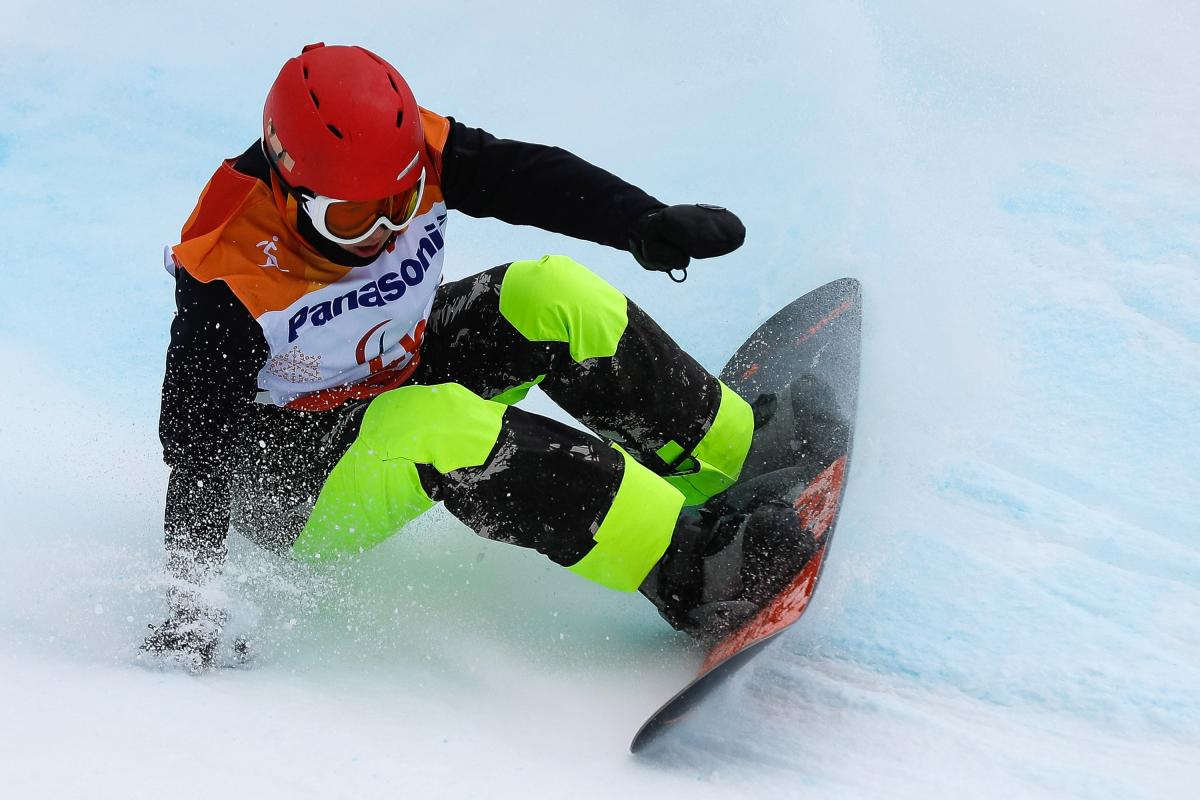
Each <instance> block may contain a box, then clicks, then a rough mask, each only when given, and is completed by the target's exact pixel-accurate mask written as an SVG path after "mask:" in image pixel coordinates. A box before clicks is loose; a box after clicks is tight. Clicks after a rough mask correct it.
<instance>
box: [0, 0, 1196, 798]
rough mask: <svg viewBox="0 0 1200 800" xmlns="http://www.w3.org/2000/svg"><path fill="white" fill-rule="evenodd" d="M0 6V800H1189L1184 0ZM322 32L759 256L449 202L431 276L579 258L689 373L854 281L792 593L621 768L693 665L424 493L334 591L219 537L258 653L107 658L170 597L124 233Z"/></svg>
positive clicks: (174, 199)
mask: <svg viewBox="0 0 1200 800" xmlns="http://www.w3.org/2000/svg"><path fill="white" fill-rule="evenodd" d="M196 8H198V7H196ZM435 9H436V11H435ZM4 19H5V24H4V25H3V26H0V53H2V55H0V86H3V87H4V89H3V91H2V92H0V186H2V187H3V191H4V201H3V205H2V208H3V212H2V213H0V241H3V242H4V245H5V253H4V256H3V260H2V261H0V275H2V276H3V284H4V291H3V292H2V293H0V360H2V363H3V364H4V365H5V367H6V372H7V378H6V379H5V380H4V381H3V383H2V384H0V410H2V412H3V413H0V477H2V481H0V510H2V512H3V513H2V519H3V522H2V523H0V536H2V537H3V543H4V558H3V559H2V560H0V708H3V710H4V713H3V716H2V721H0V785H3V786H4V787H5V795H6V796H10V797H60V796H64V797H65V796H72V797H74V796H86V797H128V796H134V795H139V796H140V795H145V794H148V793H160V794H163V795H165V796H172V797H201V796H204V797H212V796H224V795H226V794H233V793H237V794H239V795H240V794H245V795H247V796H255V797H260V796H261V797H275V796H291V797H309V796H313V797H315V796H362V797H381V796H405V795H413V796H419V797H473V796H488V797H516V796H522V797H524V796H535V797H539V796H548V795H552V794H553V795H555V796H558V795H562V794H564V793H570V794H571V795H572V796H575V797H580V798H585V797H611V796H616V795H622V794H624V795H629V794H632V793H635V792H636V793H638V794H645V795H649V796H663V797H684V796H686V797H689V798H691V797H696V798H704V797H734V796H745V795H748V794H755V795H760V796H779V797H797V798H804V797H829V796H838V797H879V796H886V797H898V798H905V797H922V798H925V797H930V796H971V797H998V798H999V797H1004V798H1009V797H1148V798H1149V797H1153V798H1162V797H1190V796H1193V795H1194V792H1195V786H1196V785H1197V782H1198V781H1200V628H1198V627H1197V619H1198V618H1200V613H1198V612H1200V525H1198V524H1197V522H1196V520H1197V519H1198V518H1200V469H1197V466H1196V465H1197V457H1196V453H1197V451H1198V450H1200V404H1198V401H1197V398H1198V397H1200V312H1198V311H1197V309H1198V308H1200V270H1198V267H1200V215H1198V212H1197V210H1196V209H1197V208H1200V155H1198V152H1200V151H1198V150H1197V147H1196V141H1197V139H1196V131H1197V130H1200V111H1197V109H1200V84H1197V82H1196V81H1195V79H1194V77H1195V75H1197V74H1200V50H1197V49H1196V48H1195V46H1194V45H1195V42H1196V41H1197V40H1198V38H1200V11H1198V10H1197V8H1196V6H1195V4H1193V3H1189V2H1168V1H1166V0H1164V1H1163V2H1156V3H1124V2H1117V3H1106V4H1094V3H1085V2H1081V1H1080V0H1063V2H1059V3H1054V4H1039V3H1034V2H1026V1H1025V0H1014V2H1011V3H1004V4H992V5H984V4H978V3H965V4H964V3H956V2H952V0H925V1H924V2H917V1H916V0H914V1H913V2H908V3H834V2H812V3H805V4H798V3H791V2H772V3H767V2H764V3H756V4H744V5H742V6H737V7H734V6H730V5H729V4H727V3H721V4H717V3H711V2H698V3H688V4H686V5H684V4H679V3H661V4H651V5H646V4H642V3H634V2H626V1H624V0H623V1H622V2H614V3H608V4H586V5H585V4H567V3H545V2H543V3H537V2H534V3H522V2H517V3H508V4H504V5H502V6H496V5H494V4H485V3H480V2H466V1H465V0H460V1H459V2H448V3H443V4H438V5H437V6H421V7H416V6H412V5H392V6H388V5H380V4H377V3H370V4H366V3H359V2H353V1H348V2H344V3H338V4H336V6H330V5H329V4H304V3H298V2H297V3H289V4H287V5H286V6H284V7H280V8H278V9H274V8H272V9H266V8H264V9H252V8H250V7H248V6H246V5H245V4H233V3H216V4H209V5H208V6H207V7H206V8H205V10H204V11H203V12H201V11H198V10H192V8H191V7H188V8H186V9H185V8H183V7H180V8H178V9H176V8H172V7H169V5H168V4H155V5H150V4H135V3H120V4H83V3H71V4H35V3H33V2H28V1H27V0H8V2H7V3H6V4H5V11H4ZM318 39H324V40H325V41H328V42H331V43H333V42H358V43H362V44H364V45H366V46H368V47H371V48H372V49H374V50H376V51H377V52H379V53H381V54H383V55H384V56H386V57H388V58H390V59H391V60H393V61H394V62H395V63H396V64H397V65H398V66H399V67H400V68H401V70H402V71H404V72H405V73H406V75H408V77H409V78H410V81H411V83H412V84H413V86H414V89H415V91H416V93H417V96H418V98H420V99H421V100H422V102H424V103H426V104H427V105H429V106H430V107H432V108H434V109H435V110H438V111H441V112H443V113H448V114H453V115H455V116H457V117H459V118H461V119H462V120H464V121H466V122H468V123H471V124H478V125H480V126H482V127H485V128H488V129H490V130H493V131H494V132H496V133H498V134H501V135H508V136H513V137H519V138H524V139H529V140H534V141H545V142H550V143H554V144H559V145H562V146H564V147H567V148H569V149H572V150H574V151H576V152H578V153H580V154H581V155H583V156H585V157H587V158H589V159H591V160H593V161H595V162H597V163H599V164H601V165H604V166H606V167H608V168H609V169H612V170H613V171H615V172H617V173H618V174H621V175H623V176H625V177H627V178H629V179H631V180H633V181H635V182H637V183H639V184H640V185H642V186H644V187H646V188H647V189H648V190H649V191H651V192H652V193H654V194H656V195H657V196H659V197H660V198H662V199H663V200H665V201H670V202H697V201H701V202H716V203H721V204H724V205H727V206H728V207H730V208H732V209H734V210H735V211H737V212H738V213H739V214H740V215H742V217H743V219H744V220H745V221H746V223H747V227H748V229H749V232H750V233H749V238H748V240H747V244H746V246H745V247H744V248H743V249H741V250H740V251H738V252H737V253H735V254H733V255H731V256H728V257H726V258H723V259H720V260H718V261H713V262H708V263H703V262H702V263H698V264H696V265H695V267H694V268H693V270H692V272H691V278H690V279H689V280H688V282H687V283H686V284H684V285H682V286H675V285H674V284H670V283H669V281H667V280H666V278H665V277H664V276H661V275H651V274H647V273H643V272H642V271H641V270H640V269H639V268H638V267H637V265H636V264H635V263H634V262H633V261H632V260H631V259H630V258H628V257H627V256H624V255H622V254H620V253H617V252H615V251H611V250H607V249H605V248H601V247H598V246H594V245H590V244H586V243H578V242H573V241H570V240H567V239H564V238H561V237H556V236H552V235H550V234H546V233H543V232H540V231H537V230H534V229H528V228H512V227H508V226H505V225H503V224H502V223H499V222H496V221H486V220H472V219H469V218H466V217H463V216H461V215H455V216H453V218H452V223H451V227H452V231H451V238H450V240H449V244H450V247H449V249H448V254H447V264H448V269H449V270H450V273H451V277H458V276H464V275H467V274H471V273H473V272H475V271H477V270H479V269H481V268H485V267H488V266H491V265H493V264H497V263H503V262H505V261H509V260H512V259H514V258H522V257H530V256H536V255H540V254H542V253H544V252H563V253H568V254H570V255H572V256H574V257H576V258H578V259H579V260H581V261H583V262H584V263H587V264H589V265H590V266H592V267H593V268H594V269H596V270H597V271H598V272H600V273H601V274H603V275H604V276H605V277H607V278H608V279H609V280H610V281H613V282H614V283H616V284H617V285H618V286H620V287H621V288H622V289H623V290H624V291H626V292H627V293H628V294H630V296H632V297H633V298H634V299H636V300H637V301H638V302H639V303H641V304H642V305H643V306H644V307H645V308H647V309H648V310H649V311H650V312H651V313H652V314H653V315H654V316H655V317H656V318H657V319H659V320H660V321H661V322H662V323H663V324H664V326H665V327H666V328H667V329H668V330H669V331H670V332H671V333H672V334H673V335H674V336H675V337H676V338H677V339H678V340H679V341H680V342H682V343H683V344H684V345H685V346H687V347H688V348H689V349H690V350H691V351H692V352H694V353H695V354H696V356H697V357H698V358H700V359H701V360H702V361H703V362H704V363H705V364H706V365H708V366H710V367H712V368H718V367H719V366H720V364H721V363H722V362H723V360H724V359H725V357H726V356H727V355H728V354H729V353H730V352H731V351H732V349H733V347H734V345H735V344H736V343H737V342H739V341H740V340H741V339H742V338H743V337H744V336H745V335H746V334H747V333H748V332H749V331H750V330H752V329H753V328H754V326H755V325H757V324H758V323H759V322H761V321H762V320H764V319H765V318H766V317H767V316H769V314H770V313H771V312H772V311H774V310H775V309H776V308H777V307H779V306H781V305H782V304H783V303H784V302H786V301H787V300H789V299H791V298H792V297H795V296H797V295H799V294H801V293H802V292H804V291H806V290H808V289H810V288H812V287H815V286H817V285H818V284H820V283H822V282H824V281H826V280H829V279H833V278H836V277H840V276H841V275H854V276H856V277H858V278H859V279H860V280H862V281H863V284H864V298H865V304H866V310H865V337H866V339H865V353H864V364H863V387H862V388H863V391H862V398H861V401H860V409H859V414H860V425H859V430H858V436H857V440H856V450H855V456H854V461H853V463H852V466H851V475H850V482H849V491H848V495H847V506H846V509H845V511H844V513H843V517H842V520H841V523H840V526H839V529H838V535H837V539H836V543H835V546H834V548H833V552H832V557H831V559H830V563H829V565H828V567H827V570H826V574H825V576H824V578H823V583H822V588H821V590H820V591H819V592H818V593H817V597H816V600H815V601H814V605H813V606H812V608H811V609H810V610H809V613H808V615H807V616H806V617H805V620H804V621H803V623H802V624H800V625H798V626H797V627H796V628H795V629H794V630H793V631H791V632H789V633H788V634H787V635H786V636H785V637H784V638H783V639H782V640H781V641H779V642H778V643H776V644H774V645H772V646H771V647H770V648H769V649H768V650H767V651H766V652H764V654H763V655H762V656H761V657H759V658H758V659H757V660H756V661H755V662H753V663H752V665H751V666H750V667H748V668H747V669H746V670H744V671H743V672H742V673H740V674H739V676H738V677H737V679H736V680H735V681H733V682H731V683H730V684H729V685H728V686H727V687H725V689H723V690H722V691H721V692H719V693H718V694H717V695H715V696H713V697H712V698H711V700H710V702H709V703H708V704H707V705H706V706H705V708H704V709H703V712H702V713H701V714H700V715H699V716H698V717H697V718H696V719H694V720H693V721H690V722H688V723H686V724H684V725H683V726H681V727H680V728H679V729H678V730H677V732H676V734H675V735H673V736H672V737H671V738H669V739H668V740H667V741H665V742H664V744H663V746H662V747H660V748H657V749H656V750H655V751H654V752H652V753H651V754H650V755H649V757H647V758H634V757H631V756H629V755H628V754H627V752H626V750H625V748H626V745H627V743H628V739H629V738H630V736H631V735H632V733H633V731H634V730H635V729H636V728H637V725H638V724H639V723H640V722H641V720H642V718H643V717H644V716H645V715H646V714H648V713H649V712H650V711H651V710H653V708H654V707H656V706H657V704H658V703H660V702H661V701H662V700H664V699H665V698H666V697H667V696H669V695H670V694H671V692H672V691H673V690H674V688H675V687H677V686H678V685H680V684H681V683H682V682H683V681H684V680H686V678H687V676H688V675H689V674H690V672H691V670H692V669H694V667H695V666H696V665H697V663H698V659H699V657H698V654H696V653H695V652H694V651H691V650H689V649H688V648H687V647H686V642H685V641H684V640H683V639H681V638H680V637H679V636H678V635H676V634H673V633H672V632H670V631H669V630H667V629H666V628H665V626H664V625H663V624H661V623H660V622H659V620H658V618H657V616H656V615H655V614H654V612H653V610H652V609H651V608H650V607H649V604H647V603H645V602H644V601H642V600H641V599H640V598H638V597H628V596H624V595H619V594H615V593H611V592H606V591H604V590H602V589H600V588H598V587H594V586H591V585H589V584H587V583H586V582H584V581H581V580H579V579H577V578H575V576H573V575H571V574H569V573H566V572H565V571H562V570H559V569H556V568H554V567H553V566H552V565H549V564H548V563H546V562H544V561H543V560H542V559H541V558H540V557H538V556H537V555H536V554H532V553H525V552H522V551H519V550H517V549H515V548H511V547H506V546H503V545H498V544H491V543H488V542H485V541H482V540H480V539H478V538H476V537H474V536H472V535H471V534H470V533H469V532H468V531H467V530H465V529H464V528H463V527H462V526H461V525H459V524H458V523H456V522H455V521H454V520H453V519H451V518H450V517H449V516H448V515H447V514H445V513H444V512H442V511H435V512H433V513H431V515H429V517H428V518H426V519H423V520H422V521H420V522H419V523H418V524H417V525H416V526H414V527H415V529H414V530H412V531H410V532H408V533H406V535H404V536H398V537H396V538H395V539H393V540H391V541H389V542H388V543H387V544H385V545H384V546H382V547H380V548H378V549H377V550H374V551H371V552H369V553H367V554H365V555H364V556H363V557H362V558H361V560H360V561H359V563H356V564H353V565H350V566H346V567H338V568H335V569H333V570H328V569H327V570H324V571H322V570H310V569H308V568H301V567H298V566H295V565H289V564H284V563H281V562H279V561H277V560H274V559H271V558H269V557H266V556H264V555H262V554H260V553H257V552H256V551H255V550H254V548H253V546H251V545H249V544H247V543H245V542H244V541H238V542H235V546H234V553H233V556H232V561H231V567H230V574H229V576H228V578H227V580H226V581H225V584H224V586H223V587H222V591H224V592H225V593H226V595H227V596H228V598H229V602H230V604H231V607H232V608H233V612H234V623H233V626H234V627H235V628H237V629H238V630H244V631H252V632H253V633H254V635H255V639H256V641H257V642H259V651H258V653H257V657H256V660H255V662H254V664H253V666H252V667H250V668H246V669H229V670H222V671H220V672H217V673H215V674H211V675H205V676H201V677H193V676H189V675H186V674H176V673H172V672H163V671H153V670H148V669H145V668H144V667H143V666H141V665H139V664H138V663H137V662H136V659H135V658H134V654H135V647H136V643H137V642H138V641H139V640H140V637H141V635H142V633H143V632H144V630H145V626H146V625H147V624H148V623H150V622H154V621H157V619H158V618H159V617H160V615H161V613H162V591H163V584H162V578H161V568H160V561H161V553H160V549H159V548H160V545H159V542H160V537H161V531H160V520H161V513H162V507H161V504H162V497H163V491H164V486H165V470H164V468H163V467H162V466H161V463H160V461H159V452H158V445H157V441H156V434H155V421H156V417H157V406H158V383H159V381H160V379H161V370H162V363H163V352H164V348H165V342H166V337H167V326H168V324H169V320H170V315H171V310H172V297H171V284H170V279H169V278H168V276H167V275H166V274H165V273H164V272H163V271H162V269H161V268H160V267H159V264H160V263H161V262H160V258H161V248H162V246H163V245H164V244H166V243H169V242H172V241H174V237H175V236H176V235H177V233H178V229H179V227H180V225H181V224H182V222H183V220H184V219H185V218H186V216H187V214H188V213H189V211H190V210H191V207H192V204H193V203H194V201H195V198H196V195H197V193H198V192H199V189H200V188H201V187H202V185H203V183H204V181H205V180H206V179H207V177H208V175H209V174H210V173H211V172H212V170H213V169H214V168H215V166H216V164H217V162H218V160H219V159H220V158H222V157H226V156H229V155H233V154H235V153H238V152H240V151H241V150H242V149H244V147H245V146H246V145H247V144H248V143H249V142H250V141H251V140H252V139H253V138H254V137H255V135H256V134H255V131H256V129H257V126H258V125H259V124H260V114H261V111H260V109H261V103H262V99H263V96H264V95H265V92H266V89H267V87H268V86H269V84H270V81H271V80H272V79H273V77H274V74H275V71H276V70H277V69H278V67H279V66H280V64H281V63H282V61H283V60H284V59H285V58H286V57H288V56H290V55H291V54H292V53H294V52H295V51H297V50H298V49H299V47H300V46H301V45H303V44H305V43H307V42H309V41H314V40H318ZM532 404H533V407H534V408H535V409H538V410H542V411H550V412H551V413H553V411H552V409H550V406H549V404H548V402H547V401H546V400H545V399H544V398H534V400H533V403H532Z"/></svg>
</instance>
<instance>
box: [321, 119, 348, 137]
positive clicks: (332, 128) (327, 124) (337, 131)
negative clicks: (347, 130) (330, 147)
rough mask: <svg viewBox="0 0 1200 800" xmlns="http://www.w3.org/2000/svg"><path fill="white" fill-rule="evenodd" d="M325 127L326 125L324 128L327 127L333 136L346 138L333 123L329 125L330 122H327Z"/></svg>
mask: <svg viewBox="0 0 1200 800" xmlns="http://www.w3.org/2000/svg"><path fill="white" fill-rule="evenodd" d="M325 127H326V128H329V132H330V133H332V134H333V135H334V136H336V137H338V138H339V139H345V138H346V137H345V136H343V135H342V132H341V131H339V130H338V129H337V128H335V127H334V126H333V125H331V124H329V123H326V124H325Z"/></svg>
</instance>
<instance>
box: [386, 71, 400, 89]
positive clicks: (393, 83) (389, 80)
mask: <svg viewBox="0 0 1200 800" xmlns="http://www.w3.org/2000/svg"><path fill="white" fill-rule="evenodd" d="M387 78H388V83H390V84H391V85H392V91H393V92H395V93H396V94H400V89H399V88H397V87H396V79H395V78H393V77H392V76H391V74H388V76H387Z"/></svg>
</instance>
